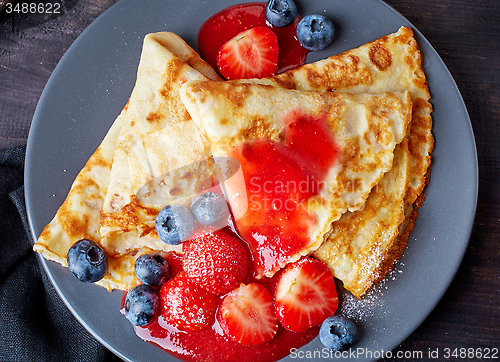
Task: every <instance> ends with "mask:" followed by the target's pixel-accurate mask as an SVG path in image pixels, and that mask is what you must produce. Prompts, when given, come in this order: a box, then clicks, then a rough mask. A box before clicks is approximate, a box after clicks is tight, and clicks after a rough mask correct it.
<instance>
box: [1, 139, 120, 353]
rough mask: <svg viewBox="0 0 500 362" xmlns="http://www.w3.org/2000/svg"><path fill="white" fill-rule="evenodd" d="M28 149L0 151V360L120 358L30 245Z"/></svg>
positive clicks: (19, 148) (23, 147)
mask: <svg viewBox="0 0 500 362" xmlns="http://www.w3.org/2000/svg"><path fill="white" fill-rule="evenodd" d="M25 153H26V146H19V147H15V148H10V149H2V150H0V326H1V327H2V332H1V336H0V361H58V362H59V361H78V362H80V361H82V362H84V361H106V362H111V361H113V362H115V361H121V359H119V358H118V357H117V356H115V355H114V354H113V353H112V352H110V351H109V350H107V349H106V348H105V347H104V346H102V345H101V344H100V343H99V342H98V341H97V340H95V339H94V338H93V337H92V335H91V334H90V333H88V332H87V331H86V330H85V328H84V327H83V326H82V325H81V324H80V323H79V322H78V321H77V320H76V319H75V318H74V317H73V315H72V314H71V312H70V311H69V310H68V309H67V308H66V306H65V305H64V303H63V301H62V300H61V299H60V297H59V295H58V294H57V292H56V290H55V289H54V287H53V286H52V284H51V282H50V281H49V279H48V277H47V275H46V273H45V271H44V269H43V267H42V266H41V264H40V262H39V260H38V256H37V255H36V253H35V252H34V251H33V250H32V246H33V241H32V238H31V234H30V232H29V227H28V222H27V216H26V206H25V201H24V187H23V177H24V157H25Z"/></svg>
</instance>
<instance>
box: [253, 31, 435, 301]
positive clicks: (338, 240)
mask: <svg viewBox="0 0 500 362" xmlns="http://www.w3.org/2000/svg"><path fill="white" fill-rule="evenodd" d="M421 63H422V60H421V55H420V52H419V50H418V48H417V42H416V40H415V38H414V37H413V32H412V30H411V29H410V28H407V27H402V28H400V29H399V31H398V32H396V33H393V34H389V35H387V36H384V37H382V38H380V39H377V40H374V41H372V42H369V43H367V44H364V45H362V46H360V47H358V48H355V49H352V50H349V51H346V52H344V53H341V54H339V55H334V56H331V57H329V58H327V59H324V60H320V61H318V62H315V63H311V64H305V65H304V66H302V67H298V68H296V69H292V70H290V71H288V72H285V73H283V74H280V75H277V76H276V77H274V78H272V79H267V80H255V81H256V82H259V83H262V82H264V83H266V84H273V85H279V86H281V87H284V88H287V89H300V90H315V91H318V90H322V91H336V92H349V93H372V94H377V93H379V92H387V91H405V90H408V91H409V92H410V93H411V97H412V101H413V111H412V113H413V116H412V121H411V124H410V128H409V131H408V134H407V143H408V147H407V148H405V149H404V150H400V152H398V153H396V160H395V164H398V165H402V164H403V163H405V162H406V163H408V165H409V174H408V177H402V176H398V177H393V178H392V179H390V180H386V182H384V183H382V184H381V187H380V188H379V189H376V190H374V193H375V195H374V196H373V198H372V197H370V198H369V199H368V200H367V203H366V205H365V208H364V210H361V211H358V212H357V213H356V215H355V216H353V215H351V214H350V213H347V214H346V215H345V216H344V217H343V218H342V219H341V220H340V221H339V222H338V223H333V225H332V230H333V232H332V234H331V235H330V236H329V238H328V239H327V240H326V241H325V243H323V245H322V246H321V247H320V248H319V249H318V250H317V251H316V252H315V253H314V254H313V255H314V256H315V257H317V258H318V259H320V260H322V261H324V262H325V263H327V265H328V266H329V267H330V269H331V270H332V273H333V275H334V276H335V277H337V278H338V279H340V280H342V281H343V282H344V287H346V289H348V290H350V291H351V292H352V293H353V294H354V295H355V296H357V297H358V298H360V297H362V296H363V295H364V294H365V293H366V291H367V290H368V289H369V288H370V287H371V286H372V285H373V284H374V283H376V282H377V281H380V280H381V279H383V278H384V277H385V276H386V275H387V274H388V273H389V272H390V271H391V270H392V268H393V265H394V262H395V261H396V260H398V259H399V258H400V257H401V255H402V253H403V251H404V249H405V247H406V244H407V241H408V237H409V235H410V233H411V231H412V230H413V228H414V226H415V220H416V217H417V215H418V208H419V207H420V205H421V204H422V203H423V201H424V199H425V194H424V193H423V190H424V187H425V186H426V185H427V182H428V177H429V171H430V163H431V153H432V149H433V145H434V138H433V135H432V117H431V112H432V105H431V104H430V102H429V100H430V94H429V90H428V86H427V79H426V77H425V73H424V71H423V69H422V65H421ZM385 189H387V190H392V192H388V193H385V195H384V197H383V198H381V197H382V196H383V195H381V194H380V191H381V190H385ZM397 189H399V191H402V190H404V191H405V195H404V206H403V207H393V208H392V209H391V205H394V204H396V203H397V204H399V203H400V198H401V192H393V191H395V190H397ZM372 200H373V201H374V202H373V203H372ZM375 200H376V202H375ZM377 208H386V209H387V210H392V211H391V213H390V214H386V216H384V217H382V214H381V213H379V214H378V215H379V216H378V220H379V224H377V223H376V222H375V219H373V217H374V215H375V214H377V213H375V212H374V210H376V209H377ZM347 223H349V224H350V226H349V233H350V235H351V238H349V239H347V238H345V237H344V236H343V235H342V234H341V233H339V232H336V231H335V230H337V229H343V228H345V226H346V224H347ZM380 223H382V224H383V225H385V227H386V228H387V230H386V229H384V230H386V231H383V232H382V229H380ZM389 229H390V230H389ZM395 230H396V232H395ZM349 240H356V242H354V241H349ZM350 242H351V243H352V245H351V246H350V247H349V243H350ZM356 244H357V245H356ZM342 253H346V255H342ZM344 258H345V259H344ZM347 259H348V260H349V262H347V261H346V260H347Z"/></svg>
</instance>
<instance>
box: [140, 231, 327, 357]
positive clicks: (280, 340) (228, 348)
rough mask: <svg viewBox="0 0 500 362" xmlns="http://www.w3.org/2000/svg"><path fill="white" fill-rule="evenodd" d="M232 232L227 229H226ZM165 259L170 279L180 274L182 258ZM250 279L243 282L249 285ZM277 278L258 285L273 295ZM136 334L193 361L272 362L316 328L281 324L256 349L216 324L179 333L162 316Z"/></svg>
mask: <svg viewBox="0 0 500 362" xmlns="http://www.w3.org/2000/svg"><path fill="white" fill-rule="evenodd" d="M226 231H227V232H229V233H231V231H230V230H226ZM167 260H168V261H169V263H170V265H171V266H172V277H174V276H175V275H176V274H177V273H179V272H180V271H182V256H180V255H179V254H176V253H169V255H168V256H167ZM250 281H251V279H249V280H248V281H246V283H249V282H250ZM276 282H277V276H275V277H273V278H271V279H269V278H263V279H261V280H259V281H258V283H260V284H262V285H264V286H265V287H266V288H267V289H268V290H269V291H270V292H271V294H273V295H274V288H275V285H276ZM134 329H135V333H136V334H137V335H138V336H139V337H140V338H142V339H143V340H145V341H147V342H149V343H152V344H154V345H156V346H158V347H160V348H162V349H163V350H165V351H166V352H168V353H169V354H171V355H173V356H174V357H176V358H178V359H180V360H183V361H190V362H191V361H192V362H219V361H224V362H232V361H234V362H267V361H269V362H271V361H277V360H279V359H281V358H284V357H285V356H287V355H288V354H289V353H290V350H291V349H292V348H299V347H301V346H303V345H305V344H307V343H309V342H310V341H311V340H313V339H314V338H315V337H316V336H317V334H318V331H319V327H314V328H310V329H308V330H307V331H304V332H300V333H295V332H290V331H287V330H286V329H285V328H283V327H282V326H281V325H280V326H279V329H278V332H277V333H276V335H275V336H274V338H273V339H272V340H271V341H269V342H267V343H265V344H261V345H258V346H244V345H242V344H239V343H236V342H233V341H232V340H230V339H229V338H228V337H226V336H224V334H223V332H222V329H221V327H220V326H219V323H218V322H217V321H216V322H215V324H214V325H213V326H212V328H208V329H205V330H203V331H200V332H182V331H179V330H177V329H176V328H175V327H173V326H170V325H168V324H167V323H166V322H165V321H164V320H163V318H162V317H161V316H159V317H157V318H155V319H154V320H153V321H152V322H151V323H149V324H148V325H147V326H144V327H134Z"/></svg>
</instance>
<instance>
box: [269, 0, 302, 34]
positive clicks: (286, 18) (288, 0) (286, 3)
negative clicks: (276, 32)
mask: <svg viewBox="0 0 500 362" xmlns="http://www.w3.org/2000/svg"><path fill="white" fill-rule="evenodd" d="M264 14H265V17H266V20H267V21H268V22H269V23H270V24H271V25H274V26H276V27H278V28H282V27H284V26H287V25H289V24H291V23H292V22H293V21H294V20H295V17H296V16H297V7H296V6H295V3H294V2H293V0H269V1H268V2H267V5H266V10H265V13H264Z"/></svg>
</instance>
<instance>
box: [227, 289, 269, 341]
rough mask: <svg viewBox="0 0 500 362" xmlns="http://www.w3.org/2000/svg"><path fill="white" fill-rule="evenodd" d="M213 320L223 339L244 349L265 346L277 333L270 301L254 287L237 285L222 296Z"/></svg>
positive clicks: (264, 292)
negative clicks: (233, 342)
mask: <svg viewBox="0 0 500 362" xmlns="http://www.w3.org/2000/svg"><path fill="white" fill-rule="evenodd" d="M217 320H218V321H219V324H220V326H221V327H222V330H223V331H224V333H225V334H226V335H227V336H229V337H230V338H231V339H232V340H234V341H236V342H238V343H241V344H244V345H252V346H255V345H258V344H262V343H266V342H268V341H270V340H271V339H273V337H274V335H275V334H276V332H277V331H278V320H277V319H276V315H275V314H274V305H273V297H272V296H271V293H269V291H268V290H267V289H266V288H265V287H263V286H262V285H260V284H257V283H250V284H248V285H245V284H241V285H240V287H239V288H238V289H235V290H233V291H232V292H231V293H229V294H228V295H226V296H225V297H224V299H223V300H222V303H221V305H220V307H219V311H218V313H217Z"/></svg>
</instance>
